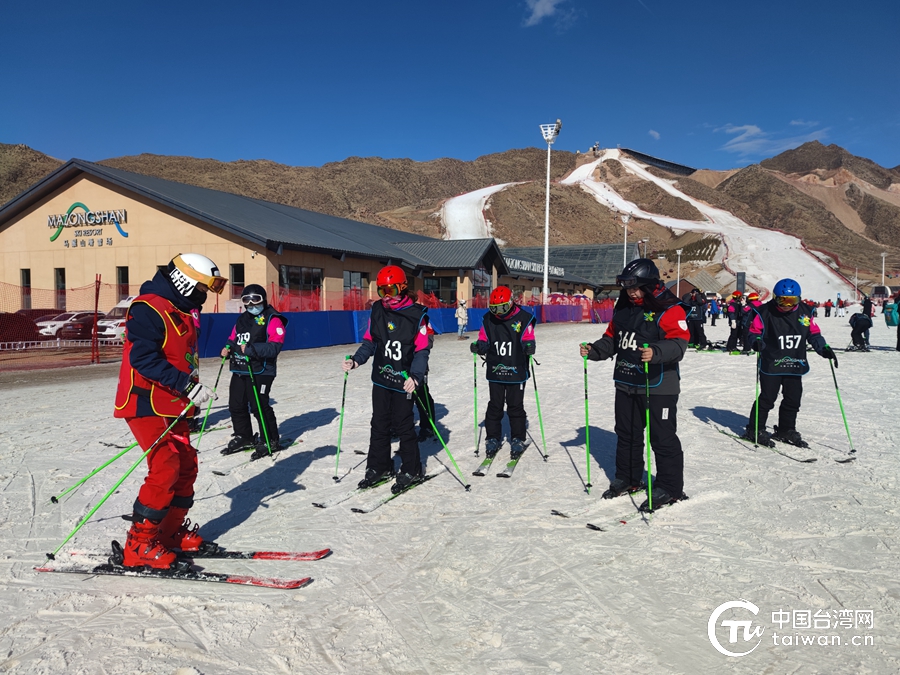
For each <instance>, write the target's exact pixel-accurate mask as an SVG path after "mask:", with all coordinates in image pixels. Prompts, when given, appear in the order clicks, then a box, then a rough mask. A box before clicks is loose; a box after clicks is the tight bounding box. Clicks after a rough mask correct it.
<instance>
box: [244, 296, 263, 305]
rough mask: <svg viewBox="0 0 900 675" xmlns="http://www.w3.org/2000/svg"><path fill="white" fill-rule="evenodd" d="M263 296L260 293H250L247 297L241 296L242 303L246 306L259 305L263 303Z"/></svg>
mask: <svg viewBox="0 0 900 675" xmlns="http://www.w3.org/2000/svg"><path fill="white" fill-rule="evenodd" d="M262 301H263V296H262V295H260V294H259V293H248V294H247V295H242V296H241V302H243V303H244V304H245V305H258V304H260V303H262Z"/></svg>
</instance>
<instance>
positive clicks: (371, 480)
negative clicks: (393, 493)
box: [356, 469, 394, 490]
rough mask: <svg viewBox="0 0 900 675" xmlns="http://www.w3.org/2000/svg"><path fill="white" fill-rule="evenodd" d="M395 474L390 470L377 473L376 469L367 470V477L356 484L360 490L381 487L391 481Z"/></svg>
mask: <svg viewBox="0 0 900 675" xmlns="http://www.w3.org/2000/svg"><path fill="white" fill-rule="evenodd" d="M393 475H394V472H393V471H392V470H390V469H388V470H387V471H375V469H366V477H365V478H363V479H362V480H361V481H359V483H357V484H356V487H358V488H359V489H360V490H365V489H367V488H370V487H375V486H376V485H381V484H382V483H385V482H387V481H389V480H390V479H391V477H392V476H393Z"/></svg>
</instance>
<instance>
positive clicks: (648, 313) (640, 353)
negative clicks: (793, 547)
mask: <svg viewBox="0 0 900 675" xmlns="http://www.w3.org/2000/svg"><path fill="white" fill-rule="evenodd" d="M616 284H617V285H618V286H619V287H620V288H621V289H622V290H621V291H620V292H619V300H618V301H617V302H616V306H615V310H614V311H613V317H612V321H610V322H609V326H608V327H607V329H606V332H605V333H604V334H603V337H602V338H600V339H599V340H597V341H596V342H594V343H593V344H588V343H583V344H582V345H581V356H582V357H584V356H587V357H588V359H590V360H591V361H602V360H604V359H608V358H611V357H613V356H615V357H616V365H615V368H614V369H613V381H614V382H615V383H616V398H615V415H616V427H615V429H616V437H617V442H616V476H615V478H614V479H613V480H612V481H611V482H610V484H609V489H608V490H607V491H606V492H604V493H603V498H604V499H613V498H614V497H619V496H621V495H624V494H629V493H631V492H637V491H639V490H643V489H645V486H644V484H643V477H644V433H645V423H646V411H647V403H648V400H649V404H650V446H651V447H652V448H653V453H654V455H655V457H656V478H655V480H654V481H653V495H652V496H653V507H654V508H656V507H658V506H664V505H665V504H669V503H671V502H675V501H678V500H680V499H683V498H684V454H683V452H682V450H681V441H680V440H679V439H678V435H677V433H676V432H677V420H676V415H677V405H678V395H679V393H680V392H681V385H680V379H681V375H680V374H679V372H678V362H679V361H681V359H682V358H683V357H684V352H685V350H686V349H687V344H688V339H689V338H690V332H689V331H688V327H687V321H686V320H685V315H684V309H683V308H682V307H681V305H680V304H679V302H678V298H677V297H675V295H674V294H673V293H672V292H671V291H669V290H668V289H666V287H665V285H664V284H663V283H662V282H661V281H660V280H659V270H658V269H657V268H656V265H654V264H653V261H651V260H648V259H646V258H639V259H637V260H632V261H631V262H630V263H628V265H626V266H625V269H623V270H622V273H621V274H620V275H619V276H617V277H616ZM644 345H647V346H646V348H645V347H644ZM644 364H647V372H646V373H645V372H644ZM648 391H649V395H648ZM640 509H641V510H642V511H649V509H650V505H649V500H645V501H644V503H643V504H641V507H640Z"/></svg>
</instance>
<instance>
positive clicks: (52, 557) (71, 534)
mask: <svg viewBox="0 0 900 675" xmlns="http://www.w3.org/2000/svg"><path fill="white" fill-rule="evenodd" d="M193 407H194V404H193V403H188V404H187V407H186V408H185V409H184V410H182V411H181V413H180V414H179V415H178V417H176V418H175V419H174V420H173V421H172V423H171V424H170V425H169V426H168V427H166V430H165V431H163V432H162V434H161V435H160V437H159V438H157V439H156V440H155V441H153V444H152V445H151V446H150V447H149V448H147V451H146V452H145V453H144V454H143V455H141V456H140V458H139V459H138V461H136V462H135V463H134V464H132V465H131V468H129V469H128V471H126V472H125V474H124V475H123V476H122V477H121V478H120V479H119V480H118V481H117V482H116V484H115V485H113V486H112V488H110V490H109V492H107V493H106V494H105V495H103V499H101V500H100V501H99V502H97V505H96V506H95V507H94V508H92V509H91V510H90V511H89V512H88V514H87V515H86V516H85V517H84V518H82V519H81V522H80V523H78V525H76V526H75V529H74V530H72V531H71V532H69V536H67V537H66V538H65V539H63V541H62V543H61V544H60V545H59V546H57V547H56V549H55V550H54V551H53V553H48V554H47V558H48V559H49V560H56V554H57V553H59V551H60V549H61V548H62V547H63V546H65V545H66V543H67V542H68V541H69V539H71V538H72V537H74V536H75V533H76V532H78V530H80V529H81V528H82V527H84V524H85V523H86V522H88V521H89V520H90V519H91V516H93V515H94V514H95V513H96V512H97V509H99V508H100V507H101V506H103V504H104V502H106V500H107V499H109V497H110V495H111V494H112V493H113V492H115V491H116V490H118V489H119V486H120V485H121V484H122V483H124V482H125V479H126V478H128V476H130V475H131V472H132V471H134V470H135V469H136V468H137V467H138V465H139V464H140V463H141V462H143V461H144V459H146V457H147V455H149V454H150V453H151V452H153V449H154V448H156V446H157V444H158V443H159V442H160V441H161V440H162V439H164V438H165V437H166V435H167V434H168V433H169V432H170V431H171V430H172V428H173V427H174V426H175V425H176V424H178V423H179V422H180V421H181V420H183V419H184V416H185V415H186V414H187V412H188V411H189V410H190V409H191V408H193Z"/></svg>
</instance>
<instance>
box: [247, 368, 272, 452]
mask: <svg viewBox="0 0 900 675" xmlns="http://www.w3.org/2000/svg"><path fill="white" fill-rule="evenodd" d="M247 372H249V373H250V388H251V389H252V390H253V398H254V399H256V412H257V414H258V415H259V426H261V427H262V430H263V436H265V438H266V449H267V450H268V451H269V457H271V456H272V444H271V443H269V430H268V429H266V418H265V417H264V416H263V411H262V408H261V407H260V405H259V394H257V393H256V380H255V379H253V366H251V365H250V359H249V358H248V359H247Z"/></svg>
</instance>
